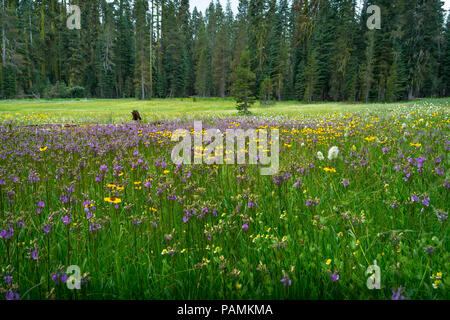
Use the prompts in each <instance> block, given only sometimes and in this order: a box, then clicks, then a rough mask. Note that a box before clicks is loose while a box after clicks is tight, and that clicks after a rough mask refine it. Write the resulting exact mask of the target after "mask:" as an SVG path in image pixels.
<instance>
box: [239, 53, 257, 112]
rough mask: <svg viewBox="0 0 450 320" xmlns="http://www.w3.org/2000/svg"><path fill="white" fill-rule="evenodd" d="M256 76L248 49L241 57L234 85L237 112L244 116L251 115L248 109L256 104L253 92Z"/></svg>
mask: <svg viewBox="0 0 450 320" xmlns="http://www.w3.org/2000/svg"><path fill="white" fill-rule="evenodd" d="M255 78H256V76H255V74H254V73H253V72H252V71H251V70H250V52H249V50H248V48H246V49H245V50H244V51H243V52H242V55H241V59H240V61H239V65H238V66H237V68H236V71H235V80H234V83H233V92H234V98H235V99H236V103H237V106H236V108H237V110H238V111H239V112H240V113H243V114H249V111H248V108H249V107H250V106H251V105H252V104H253V103H254V102H255V100H256V98H255V95H254V92H253V87H254V82H255Z"/></svg>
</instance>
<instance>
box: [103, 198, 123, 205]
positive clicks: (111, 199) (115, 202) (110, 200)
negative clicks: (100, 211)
mask: <svg viewBox="0 0 450 320" xmlns="http://www.w3.org/2000/svg"><path fill="white" fill-rule="evenodd" d="M105 201H106V202H109V203H114V204H118V203H121V202H122V200H121V199H119V198H116V197H107V198H105Z"/></svg>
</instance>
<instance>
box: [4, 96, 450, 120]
mask: <svg viewBox="0 0 450 320" xmlns="http://www.w3.org/2000/svg"><path fill="white" fill-rule="evenodd" d="M423 103H432V104H434V105H439V106H447V107H448V106H450V98H446V99H427V100H416V101H413V102H405V103H392V104H357V103H355V104H349V103H317V104H302V103H300V102H297V101H282V102H277V103H276V104H275V105H272V106H261V105H260V104H259V103H256V104H255V105H254V106H253V107H252V108H251V111H252V112H253V113H254V114H255V115H257V116H284V117H291V118H292V117H298V116H300V115H316V114H325V113H334V112H341V113H342V112H357V111H364V110H369V111H376V110H391V109H394V108H396V107H398V106H400V105H401V106H407V107H408V106H414V105H415V104H423ZM135 109H136V110H138V111H139V112H140V113H141V114H142V116H143V118H144V119H143V120H144V122H150V121H154V120H167V119H176V118H189V119H195V118H205V117H213V116H218V117H224V116H236V115H237V111H236V109H235V102H234V101H233V100H232V99H219V98H210V99H200V98H197V101H196V102H194V101H193V99H192V98H186V99H153V100H149V101H139V100H135V99H119V100H101V99H92V100H80V101H76V100H52V101H37V100H10V101H2V102H0V120H8V119H15V120H16V121H21V122H27V123H31V122H33V123H37V122H40V123H58V122H64V123H72V122H73V123H78V122H88V123H124V122H129V121H130V118H131V116H130V112H131V111H132V110H135Z"/></svg>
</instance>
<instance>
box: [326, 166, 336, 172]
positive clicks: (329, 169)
mask: <svg viewBox="0 0 450 320" xmlns="http://www.w3.org/2000/svg"><path fill="white" fill-rule="evenodd" d="M323 170H324V171H326V172H332V173H335V172H336V169H334V168H328V167H327V168H323Z"/></svg>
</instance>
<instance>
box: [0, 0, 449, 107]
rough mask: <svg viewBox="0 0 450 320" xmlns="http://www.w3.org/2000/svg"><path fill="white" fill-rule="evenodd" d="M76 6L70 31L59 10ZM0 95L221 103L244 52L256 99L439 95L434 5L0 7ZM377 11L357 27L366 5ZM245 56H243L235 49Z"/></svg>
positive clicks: (23, 2) (445, 50) (266, 1)
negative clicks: (376, 19)
mask: <svg viewBox="0 0 450 320" xmlns="http://www.w3.org/2000/svg"><path fill="white" fill-rule="evenodd" d="M71 4H74V5H78V6H79V7H80V9H81V29H80V30H76V29H75V30H70V29H68V28H67V25H66V21H67V18H68V16H69V15H70V14H69V13H68V12H67V7H68V6H69V5H71ZM1 5H2V7H1V21H0V22H1V23H0V25H1V28H2V30H1V39H2V41H1V57H0V58H1V63H0V68H1V69H0V97H2V98H15V97H41V98H55V97H61V98H67V97H99V98H125V97H136V98H139V99H149V98H152V97H158V98H165V97H189V96H200V97H211V96H216V97H227V96H232V94H233V90H232V88H233V83H234V82H235V81H236V80H237V79H236V73H235V72H234V70H236V67H237V66H238V65H239V60H240V58H241V56H242V53H243V51H244V50H247V49H248V52H249V58H250V69H251V71H252V72H253V73H254V74H255V80H254V82H253V84H252V86H253V88H252V89H253V92H254V93H255V95H256V96H257V97H259V98H262V97H263V96H264V99H268V100H293V99H296V100H303V101H307V102H311V101H363V102H368V101H397V100H403V99H412V98H419V97H442V96H449V95H450V20H449V19H448V18H447V20H446V21H445V11H444V9H443V2H442V1H440V0H374V1H369V0H365V1H361V2H359V1H356V0H293V1H289V0H240V2H239V7H238V12H237V13H236V14H235V15H234V14H233V12H232V10H231V7H230V4H229V3H228V4H227V5H226V7H225V8H224V7H222V5H221V4H220V2H218V1H217V2H215V3H213V2H212V3H211V4H210V5H209V7H208V9H207V10H206V11H205V13H204V14H203V13H201V12H199V11H198V10H197V9H196V8H194V9H193V10H190V7H189V0H134V1H131V0H116V1H113V2H107V1H105V0H72V1H69V0H1ZM370 5H377V6H379V7H380V8H381V29H380V30H377V29H374V30H369V29H368V27H367V25H366V22H367V19H368V18H369V16H370V14H368V13H367V8H368V7H369V6H370ZM246 48H247V49H246Z"/></svg>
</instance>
